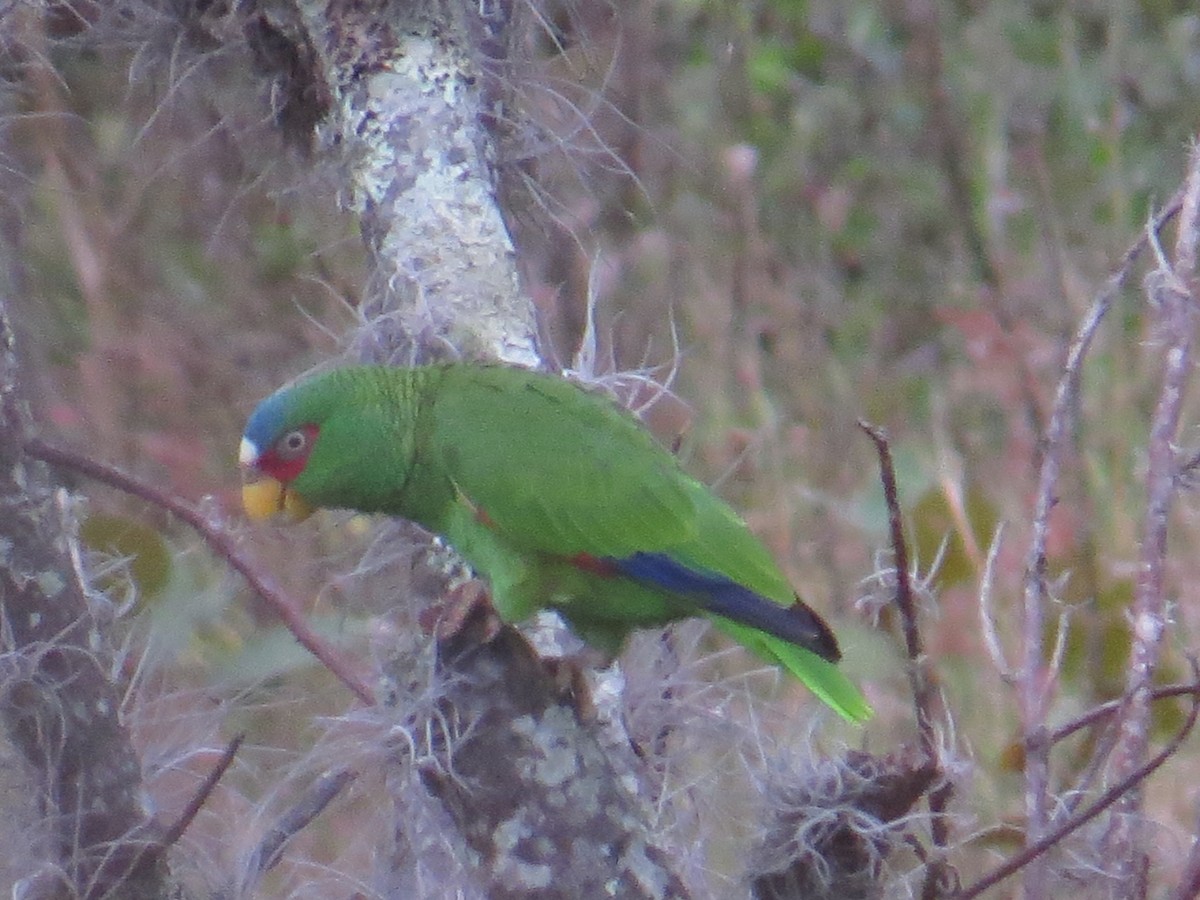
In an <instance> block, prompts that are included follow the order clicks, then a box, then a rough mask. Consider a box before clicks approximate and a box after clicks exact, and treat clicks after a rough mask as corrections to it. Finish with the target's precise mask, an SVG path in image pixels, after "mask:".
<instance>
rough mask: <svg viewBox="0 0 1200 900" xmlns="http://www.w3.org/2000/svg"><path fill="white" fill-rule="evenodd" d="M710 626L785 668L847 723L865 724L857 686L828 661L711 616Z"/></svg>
mask: <svg viewBox="0 0 1200 900" xmlns="http://www.w3.org/2000/svg"><path fill="white" fill-rule="evenodd" d="M712 623H713V624H714V625H716V626H717V628H719V629H721V631H723V632H724V633H725V634H727V635H729V636H730V637H731V638H733V639H734V640H735V641H737V642H738V643H739V644H742V645H743V646H745V647H746V648H748V649H750V650H752V651H753V652H754V653H756V654H758V655H759V656H761V657H762V658H763V659H765V660H768V661H769V662H773V663H776V664H777V665H779V666H781V667H783V668H784V669H787V671H789V672H791V673H792V674H793V675H795V676H796V677H797V678H799V679H800V680H801V681H802V682H804V685H805V686H806V687H807V688H808V689H809V690H810V691H812V692H813V693H814V694H816V695H817V697H819V698H820V699H821V700H822V701H823V702H824V703H826V704H827V705H828V706H829V707H830V708H832V709H833V710H834V711H835V712H836V713H837V714H838V715H840V716H841V717H842V718H843V719H845V720H846V721H847V722H855V723H857V722H865V721H866V720H867V719H869V718H871V714H872V710H871V706H870V704H868V703H867V701H866V698H865V697H863V695H862V694H861V693H859V690H858V688H857V687H855V686H854V684H853V683H852V682H851V681H850V679H849V678H847V677H846V676H845V675H843V674H842V672H841V671H840V670H839V669H838V667H837V666H836V665H834V664H833V663H831V662H826V661H825V660H823V659H821V657H819V656H817V655H816V654H813V653H810V652H809V651H807V650H805V649H803V648H801V647H797V646H796V645H795V644H789V643H788V642H787V641H781V640H780V639H779V638H775V637H772V636H771V635H769V634H764V633H763V632H761V631H756V630H755V629H753V628H747V627H746V626H744V625H738V624H737V623H736V622H730V621H729V620H728V619H721V618H718V617H716V616H713V617H712Z"/></svg>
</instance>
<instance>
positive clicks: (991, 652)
mask: <svg viewBox="0 0 1200 900" xmlns="http://www.w3.org/2000/svg"><path fill="white" fill-rule="evenodd" d="M1003 540H1004V525H1003V524H1001V525H1000V527H999V528H997V529H996V534H995V535H994V536H993V537H992V545H991V547H989V548H988V555H987V562H986V563H985V564H984V567H983V578H982V579H981V580H980V582H979V625H980V631H981V632H982V634H983V645H984V646H985V647H986V648H987V651H988V656H990V657H991V658H992V665H993V666H995V667H996V671H997V672H999V673H1000V679H1001V680H1002V681H1005V682H1007V683H1009V684H1012V683H1013V682H1014V681H1015V678H1014V677H1013V672H1012V666H1010V665H1009V662H1008V659H1007V658H1006V657H1005V655H1004V645H1003V644H1001V643H1000V634H999V632H998V631H997V630H996V620H995V618H994V617H993V616H992V585H993V584H994V582H995V577H996V576H995V573H996V559H997V557H999V555H1000V545H1001V542H1002V541H1003Z"/></svg>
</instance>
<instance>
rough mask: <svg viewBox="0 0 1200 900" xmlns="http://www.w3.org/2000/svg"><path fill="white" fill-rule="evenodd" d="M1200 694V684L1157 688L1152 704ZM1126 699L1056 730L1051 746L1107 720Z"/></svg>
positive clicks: (1100, 706)
mask: <svg viewBox="0 0 1200 900" xmlns="http://www.w3.org/2000/svg"><path fill="white" fill-rule="evenodd" d="M1196 693H1200V682H1189V683H1187V684H1171V685H1167V686H1166V687H1161V688H1156V689H1155V690H1153V691H1151V692H1150V700H1151V702H1157V701H1159V700H1169V699H1171V698H1172V697H1187V696H1191V695H1193V694H1196ZM1122 702H1124V698H1122V697H1118V698H1117V699H1116V700H1109V701H1108V702H1107V703H1101V704H1100V705H1098V706H1094V707H1092V708H1091V709H1089V710H1088V711H1087V712H1085V713H1084V714H1083V715H1081V716H1078V717H1077V718H1075V719H1072V720H1071V721H1070V722H1067V723H1066V724H1065V725H1060V726H1059V727H1058V728H1055V729H1054V730H1053V731H1052V732H1050V734H1049V735H1048V737H1047V740H1048V741H1049V743H1051V744H1058V743H1061V742H1062V741H1065V740H1066V739H1067V738H1069V737H1070V736H1071V735H1073V734H1074V733H1075V732H1077V731H1080V730H1082V729H1084V728H1088V727H1090V726H1092V725H1096V724H1097V723H1099V722H1101V721H1102V720H1104V719H1107V718H1108V717H1109V716H1111V715H1113V713H1115V712H1117V711H1118V710H1119V709H1120V708H1121V704H1122Z"/></svg>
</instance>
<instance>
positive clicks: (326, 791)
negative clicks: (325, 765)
mask: <svg viewBox="0 0 1200 900" xmlns="http://www.w3.org/2000/svg"><path fill="white" fill-rule="evenodd" d="M357 777H358V773H357V772H355V771H354V770H352V769H339V770H337V771H335V772H328V773H326V774H325V775H323V776H321V777H320V778H318V779H317V781H316V783H314V784H313V786H312V787H311V788H310V789H309V790H308V791H307V792H306V793H305V795H304V796H303V797H302V798H301V799H300V801H299V802H298V803H296V805H295V806H293V807H292V808H291V809H289V810H288V811H287V812H286V813H284V814H283V815H282V816H280V817H279V821H278V822H276V823H275V826H274V827H273V828H272V829H271V830H270V831H268V832H267V833H266V834H265V835H263V839H262V840H261V841H260V842H259V844H258V846H257V847H256V848H254V853H253V854H251V856H250V860H251V861H250V865H249V867H248V868H249V871H250V872H252V873H254V874H255V875H262V874H265V873H266V872H269V871H270V870H271V869H272V868H274V866H275V864H276V863H278V862H279V860H280V858H281V857H282V856H283V848H284V846H285V845H286V844H287V842H288V841H290V840H291V839H292V838H293V837H295V836H296V835H297V834H298V833H299V832H300V831H301V830H302V829H303V828H305V827H306V826H307V825H308V823H309V822H311V821H312V820H313V819H315V818H316V817H317V816H319V815H320V814H321V813H322V811H324V809H325V807H327V806H328V805H329V804H330V803H332V802H333V799H334V798H335V797H336V796H337V795H338V794H340V793H341V792H342V790H343V789H344V788H345V787H346V785H348V784H349V783H350V782H352V781H353V780H354V779H355V778H357Z"/></svg>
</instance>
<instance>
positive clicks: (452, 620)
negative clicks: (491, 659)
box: [417, 581, 500, 643]
mask: <svg viewBox="0 0 1200 900" xmlns="http://www.w3.org/2000/svg"><path fill="white" fill-rule="evenodd" d="M478 619H482V620H483V623H484V630H483V631H482V632H481V633H480V634H479V635H477V637H478V639H479V643H487V642H488V641H491V640H492V639H493V638H495V637H496V635H497V634H499V632H500V617H499V616H497V615H496V610H495V608H494V607H493V606H492V600H491V596H490V595H489V594H488V589H487V587H486V585H484V584H483V583H482V582H480V581H467V582H464V583H463V584H460V585H458V586H456V587H453V588H451V589H450V590H449V591H447V592H446V595H445V596H444V597H443V598H442V600H441V602H439V603H435V604H434V605H432V606H428V607H426V608H425V609H423V610H422V611H421V613H420V615H419V616H418V617H417V620H418V622H419V623H420V625H421V628H423V629H424V630H425V631H426V632H427V633H429V634H432V635H433V636H434V637H435V638H436V639H437V640H439V641H445V640H449V639H450V638H453V637H456V636H457V635H459V634H461V633H462V631H463V630H464V629H465V628H466V627H467V626H468V625H469V624H475V623H476V621H477V620H478Z"/></svg>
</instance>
